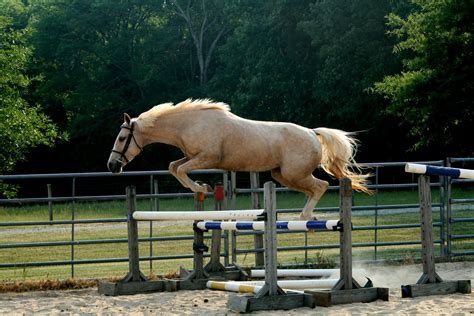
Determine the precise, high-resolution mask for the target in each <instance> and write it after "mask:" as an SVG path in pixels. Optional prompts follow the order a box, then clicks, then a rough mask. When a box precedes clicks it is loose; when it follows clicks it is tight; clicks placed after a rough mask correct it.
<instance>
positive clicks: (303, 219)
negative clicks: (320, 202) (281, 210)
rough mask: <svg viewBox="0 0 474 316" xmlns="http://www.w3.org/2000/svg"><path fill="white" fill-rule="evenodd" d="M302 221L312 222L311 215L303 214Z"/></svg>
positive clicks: (301, 215)
mask: <svg viewBox="0 0 474 316" xmlns="http://www.w3.org/2000/svg"><path fill="white" fill-rule="evenodd" d="M300 220H302V221H309V220H311V215H305V214H303V213H301V214H300Z"/></svg>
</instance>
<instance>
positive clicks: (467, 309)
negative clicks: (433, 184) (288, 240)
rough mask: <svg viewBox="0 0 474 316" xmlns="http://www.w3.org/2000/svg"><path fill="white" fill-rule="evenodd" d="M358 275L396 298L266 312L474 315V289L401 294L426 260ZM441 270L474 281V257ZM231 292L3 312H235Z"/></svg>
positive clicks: (4, 301) (61, 303) (0, 310)
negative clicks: (230, 302)
mask: <svg viewBox="0 0 474 316" xmlns="http://www.w3.org/2000/svg"><path fill="white" fill-rule="evenodd" d="M355 268H357V269H362V271H359V270H358V273H357V275H356V278H357V279H358V280H359V281H360V283H364V276H365V275H367V276H369V277H371V279H372V280H373V282H374V284H375V286H379V287H389V288H390V301H389V302H383V301H376V302H372V303H356V304H348V305H339V306H333V307H329V308H325V307H316V308H315V309H310V308H298V309H294V310H291V311H265V312H263V311H262V312H254V313H253V314H263V315H268V314H271V315H305V314H307V315H354V314H359V315H360V314H385V315H386V314H390V315H409V314H410V315H413V314H424V315H474V294H473V293H471V294H450V295H445V296H426V297H418V298H414V299H409V298H401V295H400V285H401V284H412V283H415V282H416V280H417V279H418V277H419V276H420V275H421V270H422V268H421V266H420V265H407V266H384V267H380V266H371V267H363V266H362V267H361V266H357V267H355ZM436 268H437V272H438V274H440V276H441V277H442V278H443V279H446V280H450V279H451V280H456V279H459V280H461V279H470V280H471V282H474V262H456V263H440V264H437V265H436ZM230 295H239V294H236V293H227V292H221V291H211V290H203V291H181V292H171V293H152V294H141V295H131V296H120V297H106V296H102V295H99V294H98V293H97V289H85V290H69V291H46V292H27V293H3V294H1V295H0V314H9V315H15V314H16V315H33V314H34V315H41V314H43V315H45V314H48V315H51V314H53V315H57V314H62V315H85V314H89V315H91V314H101V315H118V314H122V315H154V314H156V315H233V314H234V313H232V312H230V311H229V310H228V309H227V307H226V304H227V300H228V297H229V296H230Z"/></svg>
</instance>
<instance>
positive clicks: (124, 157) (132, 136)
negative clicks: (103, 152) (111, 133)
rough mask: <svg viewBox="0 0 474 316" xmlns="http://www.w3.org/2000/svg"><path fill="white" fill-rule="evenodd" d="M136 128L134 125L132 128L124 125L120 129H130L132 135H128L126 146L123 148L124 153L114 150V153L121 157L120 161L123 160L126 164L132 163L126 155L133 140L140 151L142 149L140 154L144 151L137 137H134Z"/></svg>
mask: <svg viewBox="0 0 474 316" xmlns="http://www.w3.org/2000/svg"><path fill="white" fill-rule="evenodd" d="M134 127H135V125H134V124H133V123H132V125H130V127H129V126H127V125H125V124H122V126H120V128H125V129H128V130H129V131H130V133H128V136H127V140H126V141H125V146H123V149H122V151H118V150H114V149H112V152H113V153H116V154H119V155H120V160H122V159H123V160H125V162H126V163H129V161H130V160H128V158H127V156H125V153H126V152H127V150H128V147H129V146H130V142H131V141H132V139H133V141H134V142H135V145H136V146H137V147H138V149H140V152H141V151H142V150H143V148H142V147H141V146H140V145H138V143H137V140H136V139H135V136H134V135H133V129H134Z"/></svg>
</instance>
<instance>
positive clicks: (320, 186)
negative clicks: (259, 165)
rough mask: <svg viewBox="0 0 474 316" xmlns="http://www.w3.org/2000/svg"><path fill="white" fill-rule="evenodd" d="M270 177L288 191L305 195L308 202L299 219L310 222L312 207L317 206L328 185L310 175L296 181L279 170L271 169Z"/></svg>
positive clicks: (290, 175)
mask: <svg viewBox="0 0 474 316" xmlns="http://www.w3.org/2000/svg"><path fill="white" fill-rule="evenodd" d="M272 177H273V178H274V179H275V180H277V181H278V182H280V183H281V184H283V185H285V186H287V187H289V188H290V189H293V190H296V191H300V192H303V193H305V194H306V195H307V197H308V200H307V201H306V205H305V206H304V208H303V211H302V212H301V214H300V219H302V220H310V219H311V218H312V216H313V209H314V207H315V206H316V204H318V202H319V200H320V199H321V196H322V195H323V194H324V192H326V190H327V188H328V187H329V183H327V182H326V181H323V180H320V179H317V178H315V177H313V175H312V174H310V175H308V176H306V177H303V178H300V179H297V178H295V177H293V176H292V174H290V173H288V174H282V172H281V171H280V170H279V169H273V170H272Z"/></svg>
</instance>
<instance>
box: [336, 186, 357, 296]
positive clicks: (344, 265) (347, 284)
mask: <svg viewBox="0 0 474 316" xmlns="http://www.w3.org/2000/svg"><path fill="white" fill-rule="evenodd" d="M339 187H340V189H339V203H340V205H339V216H340V220H341V221H342V227H343V231H342V232H341V233H340V235H339V236H340V237H339V242H340V248H339V249H340V270H341V272H340V281H339V282H338V283H337V284H336V286H335V289H338V290H342V289H345V290H348V289H352V288H353V287H354V288H360V285H359V284H358V283H357V282H356V281H355V280H354V279H353V278H352V184H351V180H350V179H347V178H344V179H341V180H340V181H339Z"/></svg>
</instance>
